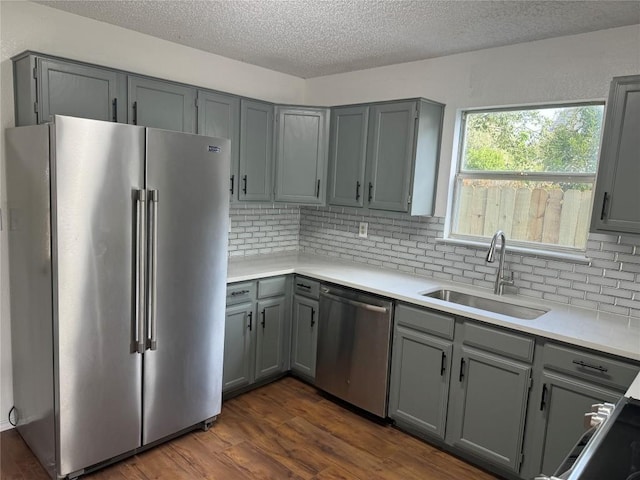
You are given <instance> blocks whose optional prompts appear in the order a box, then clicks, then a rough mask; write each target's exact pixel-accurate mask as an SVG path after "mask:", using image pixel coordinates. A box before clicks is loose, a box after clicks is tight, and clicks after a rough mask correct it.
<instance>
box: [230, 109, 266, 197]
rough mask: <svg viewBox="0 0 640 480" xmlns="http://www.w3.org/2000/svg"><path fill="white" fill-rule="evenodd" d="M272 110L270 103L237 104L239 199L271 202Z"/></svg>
mask: <svg viewBox="0 0 640 480" xmlns="http://www.w3.org/2000/svg"><path fill="white" fill-rule="evenodd" d="M273 111H274V107H273V105H272V104H270V103H264V102H257V101H254V100H247V99H242V100H241V102H240V160H239V175H240V177H239V179H238V195H239V199H240V200H244V201H271V200H272V199H273V174H272V165H273Z"/></svg>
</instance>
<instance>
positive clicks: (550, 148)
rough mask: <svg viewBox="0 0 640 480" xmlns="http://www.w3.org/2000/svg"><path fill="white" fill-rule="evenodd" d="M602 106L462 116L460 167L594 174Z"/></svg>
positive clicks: (481, 113) (468, 168)
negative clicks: (464, 117)
mask: <svg viewBox="0 0 640 480" xmlns="http://www.w3.org/2000/svg"><path fill="white" fill-rule="evenodd" d="M602 113H603V107H602V106H600V105H589V106H583V107H564V108H548V109H535V110H518V111H516V110H514V111H505V112H480V113H467V117H466V125H467V126H466V132H465V133H466V138H465V141H466V144H465V152H464V159H463V169H466V170H505V171H528V172H595V169H596V165H597V160H598V159H597V155H598V145H599V142H600V130H601V128H602Z"/></svg>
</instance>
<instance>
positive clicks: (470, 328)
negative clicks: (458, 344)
mask: <svg viewBox="0 0 640 480" xmlns="http://www.w3.org/2000/svg"><path fill="white" fill-rule="evenodd" d="M463 338H464V340H463V342H464V343H465V344H466V345H470V346H472V347H476V348H480V349H482V350H487V351H489V352H494V353H497V354H499V355H505V356H507V357H511V358H513V359H516V360H522V361H524V362H527V363H531V362H532V361H533V347H534V345H535V342H534V340H533V338H529V337H525V336H523V335H518V334H516V333H512V332H506V331H503V330H498V329H496V328H491V327H487V326H486V325H479V324H476V323H469V322H465V323H464V335H463Z"/></svg>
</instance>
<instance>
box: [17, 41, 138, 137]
mask: <svg viewBox="0 0 640 480" xmlns="http://www.w3.org/2000/svg"><path fill="white" fill-rule="evenodd" d="M14 84H15V101H16V125H17V126H22V125H33V124H36V123H44V122H48V121H49V120H50V117H51V116H52V115H69V116H73V117H83V118H91V119H93V120H103V121H107V122H126V118H127V107H126V103H127V90H126V89H127V84H126V76H125V75H124V74H122V73H120V72H117V71H114V70H109V69H106V68H100V67H95V66H92V65H86V64H80V63H75V62H70V61H65V60H62V59H55V58H47V57H42V56H39V55H33V54H31V55H30V54H26V55H22V56H20V57H16V58H14Z"/></svg>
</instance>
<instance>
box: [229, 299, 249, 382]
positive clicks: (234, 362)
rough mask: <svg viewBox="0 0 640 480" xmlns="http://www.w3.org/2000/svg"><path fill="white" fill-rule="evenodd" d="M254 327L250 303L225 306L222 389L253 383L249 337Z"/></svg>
mask: <svg viewBox="0 0 640 480" xmlns="http://www.w3.org/2000/svg"><path fill="white" fill-rule="evenodd" d="M255 328H256V322H255V318H254V313H253V304H252V303H245V304H242V305H234V306H232V307H228V308H227V313H226V318H225V327H224V364H223V369H222V372H223V373H222V390H223V391H227V390H232V389H234V388H238V387H244V386H246V385H249V384H251V383H253V378H252V372H251V365H252V363H253V362H252V355H251V352H252V341H251V337H252V336H253V332H254V331H255Z"/></svg>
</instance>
